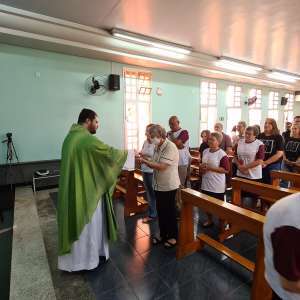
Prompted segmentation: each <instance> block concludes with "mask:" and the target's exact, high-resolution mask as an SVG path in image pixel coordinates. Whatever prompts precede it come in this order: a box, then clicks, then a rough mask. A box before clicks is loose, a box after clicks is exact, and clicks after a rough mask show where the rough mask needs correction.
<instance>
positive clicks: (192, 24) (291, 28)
mask: <svg viewBox="0 0 300 300" xmlns="http://www.w3.org/2000/svg"><path fill="white" fill-rule="evenodd" d="M0 3H2V4H6V5H9V6H13V7H16V8H20V9H25V10H29V11H32V12H36V13H40V14H44V15H48V16H51V17H56V18H60V19H64V20H68V21H72V22H76V23H79V24H83V25H88V26H92V27H96V28H101V29H107V28H113V27H118V28H121V29H124V30H128V31H132V32H136V33H140V34H144V35H148V36H152V37H155V38H159V39H162V40H167V41H171V42H175V43H179V44H184V45H187V46H192V47H193V48H194V50H195V51H197V52H201V53H206V54H209V55H214V56H221V55H223V56H228V57H232V58H236V59H241V60H245V61H249V62H252V63H255V64H259V65H262V66H265V67H267V68H270V69H280V70H285V71H289V72H291V73H298V74H300V18H299V15H300V1H299V0H288V1H287V0H264V1H262V0H185V1H175V0H163V1H161V0H101V1H99V0H89V1H86V0H73V1H62V0H51V1H49V0H26V1H24V0H0Z"/></svg>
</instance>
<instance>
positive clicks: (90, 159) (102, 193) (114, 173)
mask: <svg viewBox="0 0 300 300" xmlns="http://www.w3.org/2000/svg"><path fill="white" fill-rule="evenodd" d="M126 157H127V151H122V150H117V149H114V148H112V147H109V146H108V145H106V144H104V143H103V142H101V141H100V140H99V139H98V138H97V137H95V136H94V135H92V134H91V133H90V132H89V131H88V130H87V129H86V128H84V127H83V126H81V125H77V124H74V125H73V126H72V127H71V130H70V132H69V134H68V135H67V137H66V138H65V141H64V143H63V148H62V160H61V167H60V173H61V175H60V180H59V193H58V209H57V215H58V216H57V217H58V243H59V251H58V253H59V255H64V254H67V253H70V251H71V247H72V244H73V242H75V241H76V240H78V239H79V236H80V234H81V232H82V230H83V228H84V226H85V225H86V224H88V223H89V222H90V221H91V219H92V216H93V214H94V212H95V210H96V208H97V205H98V202H99V200H100V201H101V200H103V201H105V212H106V221H107V230H108V233H107V234H108V238H109V240H116V238H117V226H116V219H115V215H114V211H113V206H112V194H113V191H114V188H115V185H116V182H117V177H118V175H119V174H120V172H121V169H122V167H123V165H124V163H125V161H126Z"/></svg>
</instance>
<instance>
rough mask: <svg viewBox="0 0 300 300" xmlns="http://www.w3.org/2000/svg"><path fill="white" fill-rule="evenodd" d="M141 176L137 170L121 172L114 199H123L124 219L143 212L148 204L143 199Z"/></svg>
mask: <svg viewBox="0 0 300 300" xmlns="http://www.w3.org/2000/svg"><path fill="white" fill-rule="evenodd" d="M144 194H145V192H144V189H143V176H142V175H141V173H140V172H139V171H137V170H133V171H122V173H121V176H120V180H119V182H118V183H117V185H116V193H115V198H116V197H119V196H123V197H124V215H125V217H128V216H131V215H134V214H136V213H142V212H145V211H146V210H147V208H148V203H147V201H146V200H145V198H144Z"/></svg>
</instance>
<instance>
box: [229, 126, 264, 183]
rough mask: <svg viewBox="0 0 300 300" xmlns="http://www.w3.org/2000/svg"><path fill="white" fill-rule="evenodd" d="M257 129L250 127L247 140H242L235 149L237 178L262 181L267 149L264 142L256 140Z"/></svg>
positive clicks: (246, 132) (246, 136) (246, 133)
mask: <svg viewBox="0 0 300 300" xmlns="http://www.w3.org/2000/svg"><path fill="white" fill-rule="evenodd" d="M257 135H258V132H257V128H256V127H254V126H248V127H247V128H246V131H245V139H241V140H239V141H238V143H237V144H236V146H235V149H234V153H235V156H234V163H235V164H236V166H237V176H238V177H243V178H247V179H250V180H255V181H260V180H261V179H262V164H263V160H264V157H265V147H264V144H263V142H262V141H260V140H258V139H256V137H257Z"/></svg>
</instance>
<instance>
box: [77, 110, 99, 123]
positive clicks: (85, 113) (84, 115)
mask: <svg viewBox="0 0 300 300" xmlns="http://www.w3.org/2000/svg"><path fill="white" fill-rule="evenodd" d="M96 117H97V114H96V113H95V112H94V111H93V110H91V109H88V108H84V109H83V110H82V111H81V112H80V114H79V117H78V122H77V123H78V124H83V123H84V122H85V121H86V119H89V120H91V121H93V120H94V119H95V118H96Z"/></svg>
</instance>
